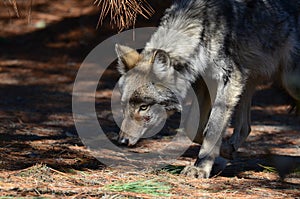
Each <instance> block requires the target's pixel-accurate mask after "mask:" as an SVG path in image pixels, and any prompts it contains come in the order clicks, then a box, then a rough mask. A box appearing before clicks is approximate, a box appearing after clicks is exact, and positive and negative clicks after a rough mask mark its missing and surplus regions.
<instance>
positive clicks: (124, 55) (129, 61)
mask: <svg viewBox="0 0 300 199" xmlns="http://www.w3.org/2000/svg"><path fill="white" fill-rule="evenodd" d="M115 50H116V53H117V55H118V64H119V66H118V70H119V72H120V73H121V74H122V75H124V74H125V73H126V72H127V71H129V70H130V69H132V68H134V67H135V65H136V64H137V62H138V61H139V60H140V59H141V55H140V54H139V53H138V52H137V51H136V50H135V49H132V48H130V47H128V46H122V45H119V44H116V46H115Z"/></svg>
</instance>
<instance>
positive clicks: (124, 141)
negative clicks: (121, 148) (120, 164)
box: [118, 138, 129, 145]
mask: <svg viewBox="0 0 300 199" xmlns="http://www.w3.org/2000/svg"><path fill="white" fill-rule="evenodd" d="M118 142H119V144H122V145H128V144H129V139H127V138H119V140H118Z"/></svg>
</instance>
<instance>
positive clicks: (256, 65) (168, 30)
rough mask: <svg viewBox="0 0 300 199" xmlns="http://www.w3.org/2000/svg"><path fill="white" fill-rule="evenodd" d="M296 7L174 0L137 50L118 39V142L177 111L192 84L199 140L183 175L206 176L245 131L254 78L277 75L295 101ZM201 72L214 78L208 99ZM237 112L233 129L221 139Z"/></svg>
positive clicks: (261, 0) (293, 0)
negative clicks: (121, 115)
mask: <svg viewBox="0 0 300 199" xmlns="http://www.w3.org/2000/svg"><path fill="white" fill-rule="evenodd" d="M299 13H300V1H299V0H181V1H175V2H174V3H173V5H172V6H171V7H170V8H169V9H167V10H166V13H165V15H164V17H163V18H162V20H161V23H160V26H159V27H158V29H157V31H156V32H155V33H154V34H153V35H152V37H151V39H150V40H149V41H148V43H147V44H146V46H145V48H144V49H143V51H142V52H141V53H138V52H137V51H136V50H134V49H131V48H130V47H127V46H122V45H116V52H117V54H118V62H119V72H120V73H121V75H122V76H121V78H120V80H119V84H120V90H121V103H122V106H123V113H124V120H123V122H122V125H121V131H120V133H119V139H118V140H119V142H120V143H122V144H126V145H135V144H136V143H137V141H138V140H139V139H140V138H141V137H142V136H143V135H144V134H145V133H147V131H148V130H149V129H152V128H155V127H156V126H157V124H160V123H161V122H162V121H163V120H164V119H165V118H166V117H168V115H169V113H170V114H171V113H172V112H174V111H180V110H181V108H182V107H181V105H180V99H183V98H185V96H186V93H187V91H188V90H189V89H190V88H191V87H193V89H194V90H195V92H196V94H197V98H198V102H199V103H198V104H199V106H200V110H201V117H200V121H199V130H198V133H197V136H196V137H195V138H194V141H195V142H198V143H201V144H202V145H201V149H200V152H199V155H198V158H197V160H196V162H195V165H194V166H187V167H186V168H185V169H184V170H183V171H182V173H183V174H184V175H187V176H193V177H198V178H207V177H209V176H210V172H211V170H212V165H213V163H214V161H215V159H216V157H218V156H219V155H220V154H221V156H223V157H225V158H232V156H233V154H234V152H235V151H237V149H238V148H239V147H240V146H241V144H242V143H243V141H244V140H245V139H246V138H247V136H248V135H249V133H250V131H251V128H250V120H251V119H250V107H251V99H252V95H253V93H254V91H255V87H256V86H257V84H259V83H260V82H262V81H265V80H276V81H278V79H279V80H280V81H282V85H283V86H284V87H285V88H286V89H287V91H288V92H289V94H290V95H291V96H292V97H294V98H295V99H296V100H298V102H299V101H300V92H299V89H300V82H299V78H300V66H299V65H300V54H299V53H300V32H299V23H300V20H299V19H300V18H299ZM178 74H180V75H178ZM202 77H209V78H212V79H213V80H214V81H216V82H217V87H216V96H215V100H214V101H213V102H211V101H210V100H209V97H207V89H208V88H207V86H205V83H204V81H203V78H202ZM178 96H179V97H178ZM202 110H203V111H202ZM234 110H235V114H236V115H235V116H236V121H235V124H234V133H233V135H232V136H231V137H230V138H229V139H228V140H226V141H222V135H223V133H224V131H225V130H226V128H227V125H228V123H229V121H230V119H231V118H232V115H233V113H234ZM187 123H188V121H187ZM188 127H189V125H187V131H188Z"/></svg>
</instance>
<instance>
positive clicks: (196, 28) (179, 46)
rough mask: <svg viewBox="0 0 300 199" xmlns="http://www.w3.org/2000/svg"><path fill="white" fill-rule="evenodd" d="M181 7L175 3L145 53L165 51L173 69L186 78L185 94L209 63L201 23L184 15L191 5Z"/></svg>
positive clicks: (182, 83) (182, 80) (197, 19)
mask: <svg viewBox="0 0 300 199" xmlns="http://www.w3.org/2000/svg"><path fill="white" fill-rule="evenodd" d="M176 6H177V7H176ZM178 6H182V5H176V4H175V5H173V6H172V7H171V8H170V9H169V10H168V11H167V13H166V15H165V16H164V17H163V19H162V22H161V25H160V26H159V27H158V29H157V31H156V32H155V33H154V34H153V35H152V37H151V39H150V41H149V42H148V43H147V45H146V47H145V50H146V51H147V50H149V51H150V50H153V49H161V50H164V51H166V52H167V53H168V54H169V56H170V58H171V61H172V65H173V67H174V68H175V69H176V70H177V71H178V72H179V73H180V74H181V76H182V77H184V78H182V79H181V80H180V82H181V84H180V86H179V87H178V85H177V88H178V89H180V90H181V91H182V92H183V93H181V95H185V94H184V93H186V91H187V90H188V87H190V85H191V83H193V82H194V81H195V80H196V78H197V77H198V76H199V74H201V73H202V72H203V71H204V68H205V65H206V63H205V60H204V57H205V51H204V49H203V48H202V47H201V45H200V36H201V32H202V24H201V21H200V20H199V18H193V17H191V16H190V15H189V14H186V13H184V11H185V10H188V6H187V5H185V6H187V7H178ZM178 9H182V10H181V11H178ZM183 87H184V88H183Z"/></svg>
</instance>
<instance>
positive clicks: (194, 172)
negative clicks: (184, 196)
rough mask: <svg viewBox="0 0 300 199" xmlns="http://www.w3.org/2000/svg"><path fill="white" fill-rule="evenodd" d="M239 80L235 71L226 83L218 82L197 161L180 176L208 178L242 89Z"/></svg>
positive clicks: (238, 74) (239, 76)
mask: <svg viewBox="0 0 300 199" xmlns="http://www.w3.org/2000/svg"><path fill="white" fill-rule="evenodd" d="M241 79H242V78H241V74H240V73H239V72H238V71H235V73H232V74H231V77H230V78H229V80H228V81H227V82H226V83H224V82H219V84H218V87H217V95H216V99H215V101H214V103H213V107H212V110H211V113H210V116H209V120H208V122H207V125H206V127H205V130H204V140H203V143H202V146H201V149H200V152H199V155H198V158H197V161H196V162H195V164H194V166H188V167H186V168H185V169H184V170H183V171H182V174H184V175H186V176H191V177H196V178H208V177H209V176H210V172H211V169H212V166H213V163H214V160H215V158H216V157H217V156H219V153H220V146H221V142H222V138H223V132H224V131H225V129H226V127H227V125H228V121H229V119H230V118H231V115H232V111H233V109H234V107H235V105H236V103H237V101H238V98H239V96H240V94H241V92H242V89H243V84H242V80H241Z"/></svg>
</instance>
